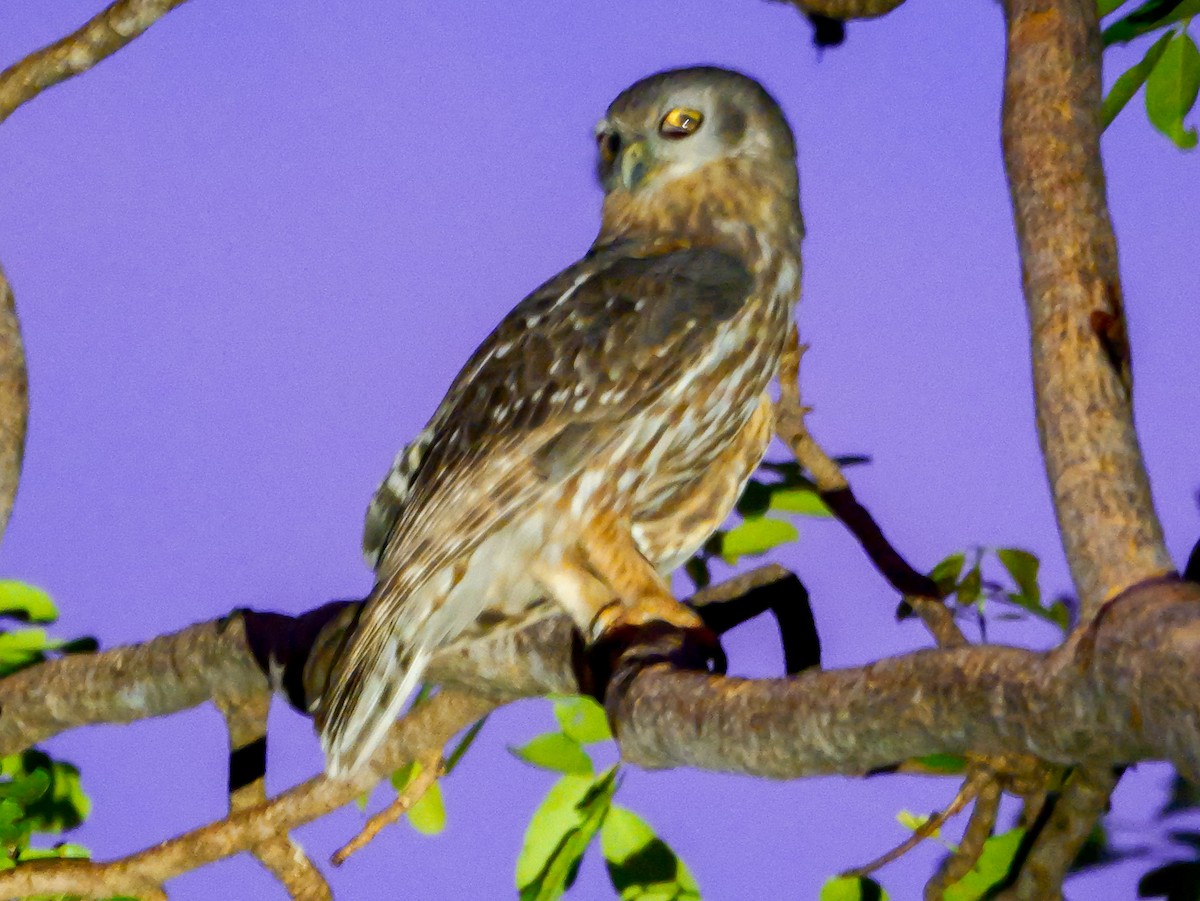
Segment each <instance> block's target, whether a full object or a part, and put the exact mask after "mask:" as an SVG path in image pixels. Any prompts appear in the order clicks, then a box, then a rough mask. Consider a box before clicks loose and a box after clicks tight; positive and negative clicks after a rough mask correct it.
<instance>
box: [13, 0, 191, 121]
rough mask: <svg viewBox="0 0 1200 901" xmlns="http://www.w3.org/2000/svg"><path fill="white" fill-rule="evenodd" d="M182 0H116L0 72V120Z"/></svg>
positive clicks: (85, 67)
mask: <svg viewBox="0 0 1200 901" xmlns="http://www.w3.org/2000/svg"><path fill="white" fill-rule="evenodd" d="M183 2H184V0H117V2H116V3H113V4H112V5H111V6H109V7H108V8H107V9H105V10H104V12H102V13H100V14H99V15H97V16H95V17H94V18H92V19H89V20H88V22H87V23H86V24H84V25H83V27H81V28H79V29H78V30H77V31H75V32H73V33H71V34H69V35H67V36H66V37H64V38H60V39H59V40H57V41H55V42H54V43H53V44H50V45H48V46H46V47H43V48H42V49H41V50H38V51H35V52H34V53H31V54H29V56H27V57H25V58H24V59H23V60H21V61H20V62H18V63H14V64H13V65H11V66H9V67H8V68H7V69H5V70H4V71H3V72H0V122H3V121H4V120H5V119H7V118H8V117H9V116H11V115H12V114H13V112H14V111H16V109H17V108H18V107H20V106H21V105H22V104H24V103H26V102H27V101H29V100H32V99H33V98H34V97H36V96H37V95H38V94H40V93H41V92H42V91H44V90H46V88H49V87H53V86H54V85H56V84H58V83H59V82H62V81H66V80H67V79H68V78H71V77H72V76H75V75H79V74H80V73H82V72H86V71H87V70H88V69H90V68H92V66H94V65H96V63H98V62H100V61H101V60H102V59H105V58H106V57H109V56H112V55H113V54H114V53H116V52H117V51H118V50H120V49H121V48H122V47H124V46H125V45H126V44H128V43H129V42H130V41H132V40H133V39H134V38H136V37H137V36H138V35H140V34H141V33H142V32H143V31H145V30H146V29H147V28H149V27H150V26H151V25H153V24H154V23H155V22H157V21H158V20H159V19H161V18H162V17H163V16H165V15H166V14H167V13H169V12H170V11H171V10H173V9H174V8H175V7H177V6H179V5H181V4H182V3H183Z"/></svg>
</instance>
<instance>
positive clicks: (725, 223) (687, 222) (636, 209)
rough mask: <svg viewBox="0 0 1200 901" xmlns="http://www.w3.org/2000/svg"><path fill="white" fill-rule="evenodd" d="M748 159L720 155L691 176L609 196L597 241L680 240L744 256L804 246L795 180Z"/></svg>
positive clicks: (793, 250) (792, 250) (754, 258)
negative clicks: (785, 180) (787, 180)
mask: <svg viewBox="0 0 1200 901" xmlns="http://www.w3.org/2000/svg"><path fill="white" fill-rule="evenodd" d="M781 181H782V180H781V179H779V178H778V177H774V178H772V177H771V176H769V175H767V174H764V173H763V172H756V171H755V170H754V167H753V165H752V164H751V163H750V162H749V161H746V160H722V161H720V162H717V163H713V164H710V165H708V166H705V167H703V168H701V169H698V170H696V171H695V172H693V173H691V174H690V175H686V176H683V177H682V178H678V179H675V180H674V181H672V182H670V183H668V184H666V185H662V186H661V187H655V186H653V185H648V186H647V187H646V188H645V189H643V190H640V191H637V192H634V193H629V192H627V191H614V192H612V193H610V194H609V195H608V196H607V197H605V199H604V211H603V215H602V217H601V224H600V234H599V235H598V236H597V237H596V244H595V246H596V247H602V246H605V245H609V244H614V243H617V242H624V241H636V242H639V243H641V242H661V241H664V240H666V241H668V242H670V241H680V242H685V243H688V244H693V245H696V246H706V247H718V248H721V249H723V250H728V251H730V252H732V253H734V254H735V255H737V256H739V257H741V258H742V259H744V260H747V261H751V262H753V261H758V260H759V259H760V258H761V257H763V256H764V255H766V254H769V253H773V252H776V251H780V250H783V251H784V252H785V253H786V252H790V253H794V254H798V253H799V246H800V239H801V237H802V236H803V234H804V225H803V221H802V219H801V216H800V204H799V200H798V196H797V189H796V185H795V182H794V181H793V182H791V183H790V184H785V183H780V182H781Z"/></svg>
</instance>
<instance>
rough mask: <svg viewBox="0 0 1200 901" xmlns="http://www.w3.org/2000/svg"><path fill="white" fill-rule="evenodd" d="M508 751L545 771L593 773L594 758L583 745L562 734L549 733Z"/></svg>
mask: <svg viewBox="0 0 1200 901" xmlns="http://www.w3.org/2000/svg"><path fill="white" fill-rule="evenodd" d="M508 750H509V753H511V754H512V755H513V756H514V757H516V758H518V759H519V760H523V761H525V762H526V763H528V764H530V765H531V766H537V767H541V768H542V769H544V770H553V771H555V772H558V773H575V774H580V775H589V776H590V775H591V773H592V758H590V757H588V755H587V751H585V750H583V745H581V744H580V743H579V742H577V741H576V740H575V739H573V738H571V736H569V735H564V734H563V733H561V732H547V733H546V734H545V735H539V736H537V737H536V738H533V739H531V740H530V741H528V742H526V743H525V744H524V745H522V746H521V747H519V748H509V749H508Z"/></svg>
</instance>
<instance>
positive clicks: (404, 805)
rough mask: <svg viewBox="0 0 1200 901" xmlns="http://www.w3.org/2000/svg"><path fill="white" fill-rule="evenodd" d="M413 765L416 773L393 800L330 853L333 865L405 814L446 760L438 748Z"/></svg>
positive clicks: (423, 755)
mask: <svg viewBox="0 0 1200 901" xmlns="http://www.w3.org/2000/svg"><path fill="white" fill-rule="evenodd" d="M416 765H417V767H418V770H417V774H416V775H415V776H413V779H412V781H411V782H409V783H408V785H406V786H405V787H404V788H403V790H401V791H400V793H399V794H398V795H396V800H394V801H392V803H391V804H389V805H388V806H387V807H385V808H384V809H383V810H381V811H379V813H377V814H375V815H374V816H373V817H371V818H370V819H369V820H367V822H366V825H364V826H363V828H362V831H360V832H359V833H358V835H356V836H354V838H352V839H351V840H350V841H349V842H347V843H346V844H345V845H343V846H342V847H341V848H339V849H338V850H337V851H335V852H334V854H333V857H332V858H330V860H331V861H332V863H333V865H334V866H337V867H340V866H341V865H342V864H344V863H345V862H346V861H347V860H349V859H350V855H351V854H353V853H354V852H356V851H358V850H360V849H362V848H364V847H366V845H367V844H368V843H369V842H370V841H371V839H373V838H375V836H377V835H378V834H379V833H380V832H381V831H382V830H383V828H384V827H385V826H390V825H391V824H392V823H394V822H396V820H398V819H400V817H402V816H404V815H405V814H406V813H408V811H409V810H410V809H411V808H412V806H413V805H414V804H416V803H417V802H418V801H420V800H421V798H423V797H424V796H425V792H427V791H429V789H430V788H431V787H432V786H433V783H435V782H437V781H438V779H439V778H441V776H442V774H443V773H445V771H446V762H445V761H444V760H443V759H442V754H441V752H440V751H430V752H428V753H426V754H422V755H421V756H420V757H418V758H417V760H416Z"/></svg>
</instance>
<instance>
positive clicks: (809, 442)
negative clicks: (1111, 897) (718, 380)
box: [775, 325, 966, 647]
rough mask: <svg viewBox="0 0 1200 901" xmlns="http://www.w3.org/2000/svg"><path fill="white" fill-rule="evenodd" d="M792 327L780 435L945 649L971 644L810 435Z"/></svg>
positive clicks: (783, 367) (782, 381)
mask: <svg viewBox="0 0 1200 901" xmlns="http://www.w3.org/2000/svg"><path fill="white" fill-rule="evenodd" d="M807 349H808V348H807V346H806V345H802V344H800V339H799V335H798V334H797V332H796V327H795V326H794V325H793V326H792V328H791V332H790V334H789V335H788V338H787V343H786V345H785V346H784V352H783V357H782V359H781V361H780V365H779V402H778V403H777V404H776V406H775V432H776V434H778V435H779V437H780V439H781V440H782V441H783V442H784V443H785V444H786V445H787V446H788V448H789V449H790V450H791V451H792V455H793V456H794V457H795V458H796V461H797V462H798V463H799V464H800V465H801V466H803V467H804V468H805V469H807V470H808V471H809V472H810V473H811V474H812V477H813V481H814V482H815V483H816V486H817V491H818V493H819V494H820V495H821V498H822V499H823V500H824V501H825V503H826V505H827V506H828V507H829V509H830V510H832V511H833V513H834V515H835V516H837V518H838V519H839V520H840V521H841V522H842V524H843V525H845V526H846V528H847V529H849V530H850V532H851V534H853V535H854V537H855V538H857V539H858V542H859V544H861V545H862V548H863V550H864V551H865V552H866V554H867V557H868V558H869V559H870V560H871V562H872V563H873V564H874V565H875V568H876V569H877V570H879V572H880V574H881V575H882V576H883V577H884V578H885V579H887V580H888V583H889V584H890V585H891V586H892V587H893V588H895V589H896V590H897V591H898V592H900V594H901V595H903V596H904V597H905V598H906V599H907V600H908V601H909V603H910V605H911V606H912V607H913V609H914V610H915V611H916V613H917V615H918V616H920V617H921V620H922V622H924V623H925V626H926V628H927V629H929V631H930V633H932V635H933V637H934V639H935V640H936V641H937V643H938V644H939V645H940V646H942V647H958V646H960V645H963V644H966V638H965V637H964V635H963V633H962V630H961V629H959V627H958V624H957V623H956V622H954V615H953V614H952V613H951V612H950V610H949V609H947V607H946V605H945V604H944V603H942V596H941V592H940V591H938V587H937V585H936V584H935V583H934V582H933V580H932V579H930V578H929V577H928V576H926V575H923V574H921V573H919V572H917V571H916V569H914V568H913V567H912V565H911V564H909V562H908V561H907V560H905V559H904V557H903V556H902V555H901V554H900V552H899V551H897V550H896V548H895V547H894V546H893V545H892V543H891V542H890V541H888V540H887V537H886V536H885V535H884V534H883V530H882V529H880V528H879V525H878V524H877V523H876V522H875V519H874V517H872V516H871V514H870V512H869V511H868V510H867V509H866V508H865V507H864V506H863V505H862V504H860V503H859V502H858V499H857V498H855V496H854V492H853V491H852V490H851V489H850V483H849V482H848V481H846V476H845V475H844V474H843V472H842V468H841V467H840V466H838V464H837V461H836V460H834V459H833V457H831V456H830V455H829V454H827V453H825V450H824V448H822V447H821V445H820V444H818V443H817V440H816V439H815V438H814V437H813V436H812V433H811V432H809V430H808V424H807V422H806V420H805V417H806V416H807V415H808V413H809V412H810V409H809V408H808V407H806V406H805V405H804V403H803V401H802V400H801V398H800V361H801V359H802V358H803V356H804V352H805V351H806V350H807Z"/></svg>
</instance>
